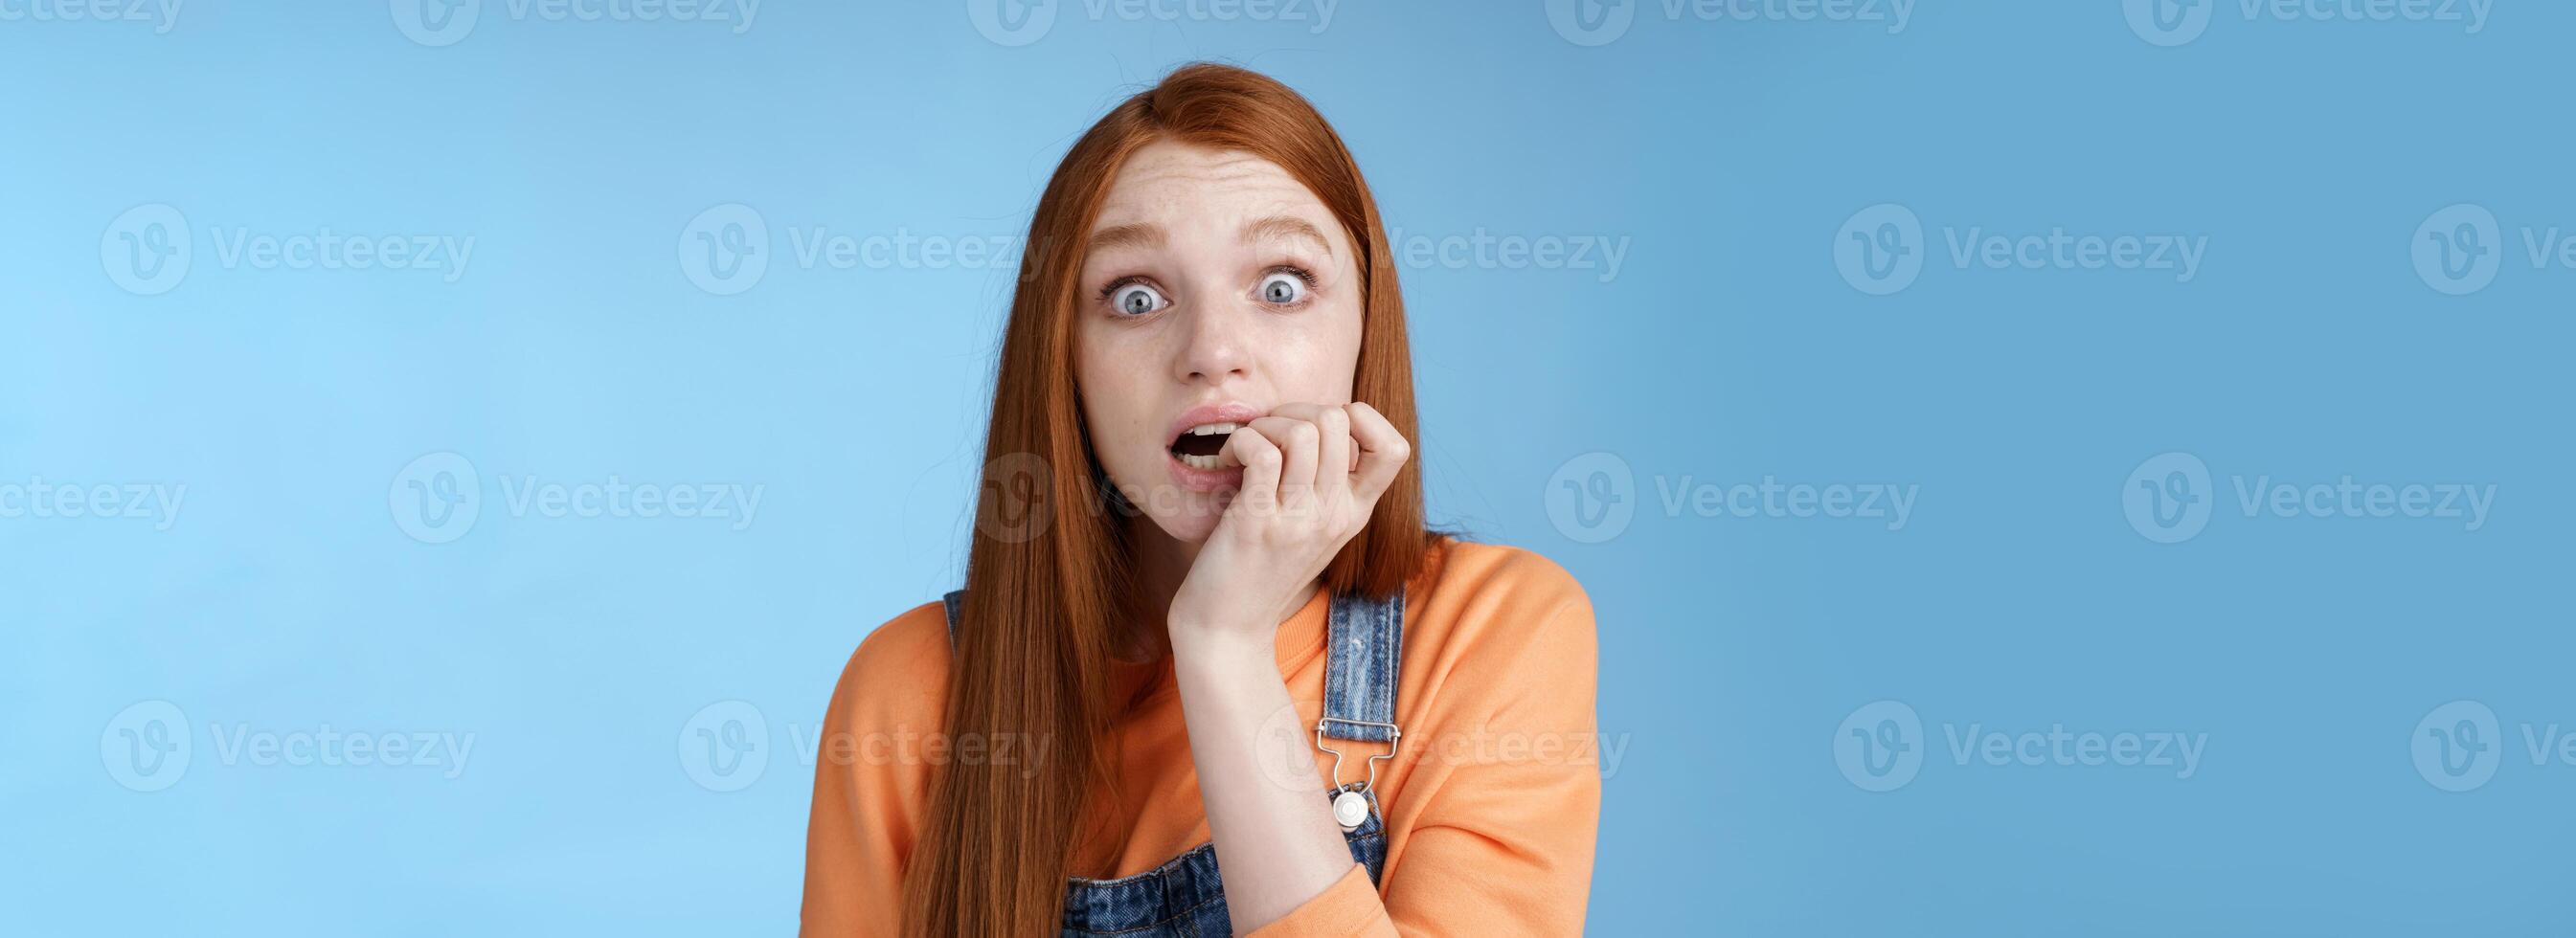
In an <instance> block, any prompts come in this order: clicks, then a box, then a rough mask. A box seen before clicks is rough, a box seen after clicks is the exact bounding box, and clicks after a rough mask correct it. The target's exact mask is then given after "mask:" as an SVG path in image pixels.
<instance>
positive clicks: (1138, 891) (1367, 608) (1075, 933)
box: [943, 590, 1404, 938]
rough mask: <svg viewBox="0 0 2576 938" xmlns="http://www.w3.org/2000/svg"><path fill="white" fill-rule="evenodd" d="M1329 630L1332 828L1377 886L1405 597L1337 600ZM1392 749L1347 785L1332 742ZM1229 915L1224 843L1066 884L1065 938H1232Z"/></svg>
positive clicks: (1321, 724)
mask: <svg viewBox="0 0 2576 938" xmlns="http://www.w3.org/2000/svg"><path fill="white" fill-rule="evenodd" d="M965 599H966V592H965V591H964V590H957V591H954V592H951V593H949V594H948V595H947V596H945V597H943V601H944V603H945V604H946V606H947V609H948V635H949V640H950V641H951V642H954V641H955V640H956V637H957V613H958V609H959V607H960V605H961V604H962V603H963V602H964V601H965ZM1329 623H1330V625H1329V627H1328V628H1327V629H1326V631H1325V637H1324V641H1325V664H1324V715H1323V719H1322V720H1319V721H1317V723H1316V724H1315V745H1316V747H1317V748H1319V749H1323V750H1324V751H1326V752H1331V753H1333V769H1334V771H1333V781H1334V782H1335V783H1336V784H1335V785H1334V786H1333V787H1330V788H1326V789H1325V790H1324V791H1323V795H1324V797H1325V798H1327V799H1332V801H1333V808H1334V820H1336V821H1339V822H1341V824H1342V831H1343V833H1342V839H1343V840H1344V841H1346V842H1348V843H1349V845H1350V848H1351V859H1353V860H1355V861H1357V862H1358V863H1360V865H1362V866H1365V867H1367V868H1368V874H1369V879H1371V880H1376V879H1377V878H1378V877H1379V875H1380V873H1381V868H1382V867H1383V866H1384V865H1385V863H1386V829H1385V828H1384V827H1383V826H1382V820H1381V818H1382V814H1381V812H1380V811H1379V810H1378V803H1377V792H1376V790H1375V788H1376V786H1375V785H1374V784H1373V783H1374V782H1375V781H1376V779H1377V763H1378V762H1379V761H1380V760H1383V759H1392V758H1394V757H1395V746H1396V745H1397V740H1398V739H1399V738H1400V737H1401V736H1402V735H1403V734H1402V733H1401V732H1400V731H1398V730H1397V729H1396V726H1395V684H1396V675H1397V674H1398V672H1399V664H1400V655H1401V653H1402V651H1403V648H1404V592H1403V591H1402V590H1397V591H1396V593H1395V595H1394V596H1392V597H1389V598H1387V599H1384V600H1371V599H1367V598H1364V597H1359V596H1335V597H1333V599H1332V612H1331V618H1330V619H1329ZM1328 737H1329V738H1332V739H1337V740H1345V741H1349V742H1369V743H1385V744H1387V752H1386V754H1385V755H1377V756H1370V757H1368V761H1367V763H1366V764H1365V765H1366V768H1367V770H1368V771H1367V774H1366V776H1365V777H1364V778H1361V779H1359V780H1356V781H1352V782H1350V783H1347V784H1342V783H1341V766H1342V754H1341V752H1340V751H1339V750H1336V749H1332V748H1329V747H1327V746H1325V743H1324V740H1325V739H1326V738H1328ZM1233 933H1234V932H1233V928H1232V921H1231V920H1230V919H1229V918H1228V917H1227V916H1226V910H1225V886H1224V883H1223V882H1222V881H1221V880H1220V879H1219V878H1218V876H1217V869H1216V844H1214V843H1204V844H1200V845H1198V846H1197V847H1195V848H1192V849H1191V850H1189V851H1188V852H1186V853H1183V854H1181V855H1180V856H1177V857H1173V858H1172V859H1170V860H1168V861H1166V862H1164V863H1163V865H1161V866H1158V867H1155V868H1153V869H1150V870H1147V871H1145V872H1142V873H1138V874H1136V875H1133V876H1122V877H1119V878H1117V879H1090V878H1087V877H1082V876H1069V877H1066V882H1065V887H1064V933H1063V934H1064V938H1084V936H1099V935H1115V936H1118V938H1161V936H1166V935H1231V934H1233Z"/></svg>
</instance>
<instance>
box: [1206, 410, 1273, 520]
mask: <svg viewBox="0 0 2576 938" xmlns="http://www.w3.org/2000/svg"><path fill="white" fill-rule="evenodd" d="M1217 452H1218V453H1220V454H1222V455H1224V456H1225V457H1226V458H1229V459H1232V460H1234V461H1235V462H1238V463H1241V464H1243V487H1242V488H1240V489H1236V490H1235V493H1234V500H1235V501H1237V502H1242V501H1244V500H1246V499H1256V498H1257V499H1260V501H1255V502H1254V503H1253V504H1255V505H1269V504H1276V503H1278V501H1279V465H1280V452H1279V446H1278V444H1276V443H1272V442H1271V441H1270V439H1269V438H1268V437H1265V436H1263V435H1261V432H1260V431H1258V430H1255V429H1253V428H1252V427H1250V426H1245V427H1243V428H1241V429H1238V430H1236V431H1234V432H1233V433H1231V434H1229V435H1227V436H1226V438H1225V445H1224V446H1222V447H1219V448H1218V449H1217Z"/></svg>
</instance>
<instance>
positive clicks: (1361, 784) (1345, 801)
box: [1315, 717, 1404, 834]
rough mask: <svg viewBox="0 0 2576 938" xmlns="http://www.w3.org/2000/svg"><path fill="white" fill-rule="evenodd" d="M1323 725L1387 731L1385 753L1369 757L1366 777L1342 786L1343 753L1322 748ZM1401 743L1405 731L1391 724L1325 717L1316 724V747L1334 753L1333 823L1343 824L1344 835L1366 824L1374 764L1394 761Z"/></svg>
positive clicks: (1375, 766) (1374, 770)
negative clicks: (1387, 760)
mask: <svg viewBox="0 0 2576 938" xmlns="http://www.w3.org/2000/svg"><path fill="white" fill-rule="evenodd" d="M1326 723H1348V724H1350V725H1352V726H1374V727H1379V728H1382V729H1384V730H1386V754H1385V755H1382V756H1370V757H1368V762H1367V768H1368V778H1366V779H1364V780H1361V781H1356V782H1352V783H1350V784H1348V785H1344V784H1342V751H1341V750H1339V749H1335V748H1333V747H1331V746H1327V745H1324V724H1326ZM1403 744H1404V731H1403V730H1401V729H1398V728H1396V725H1395V724H1393V723H1376V722H1372V721H1368V720H1345V719H1341V718H1339V717H1325V718H1323V719H1320V720H1317V721H1315V748H1317V749H1321V750H1323V751H1325V752H1329V753H1332V754H1333V821H1334V823H1337V824H1340V825H1342V833H1345V834H1347V833H1350V832H1352V831H1355V830H1358V829H1359V827H1360V825H1361V824H1362V823H1365V822H1367V821H1368V817H1369V801H1368V798H1367V794H1368V793H1370V792H1373V791H1375V790H1376V789H1377V764H1378V763H1379V762H1380V761H1382V760H1386V759H1393V758H1395V751H1396V750H1397V749H1398V748H1400V747H1401V746H1402V745H1403Z"/></svg>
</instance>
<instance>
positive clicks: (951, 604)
mask: <svg viewBox="0 0 2576 938" xmlns="http://www.w3.org/2000/svg"><path fill="white" fill-rule="evenodd" d="M939 602H940V604H941V605H944V606H947V607H948V647H950V648H955V647H957V617H958V616H959V615H960V614H962V613H964V612H965V611H966V591H965V590H949V591H948V595H946V596H942V597H939Z"/></svg>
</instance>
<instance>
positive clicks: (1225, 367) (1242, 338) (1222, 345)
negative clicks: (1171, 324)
mask: <svg viewBox="0 0 2576 938" xmlns="http://www.w3.org/2000/svg"><path fill="white" fill-rule="evenodd" d="M1186 315H1187V316H1188V317H1189V325H1188V326H1187V328H1186V331H1185V332H1184V333H1183V335H1182V337H1181V342H1182V343H1183V344H1182V347H1181V354H1180V357H1179V358H1178V359H1177V362H1178V364H1179V366H1180V367H1179V368H1178V369H1177V370H1178V371H1180V372H1181V375H1180V378H1181V380H1182V381H1184V382H1190V383H1197V382H1206V383H1208V384H1224V383H1225V382H1227V381H1229V380H1233V379H1236V378H1242V377H1246V376H1248V375H1250V374H1251V369H1252V349H1251V344H1252V343H1251V336H1250V335H1249V331H1248V330H1246V329H1245V328H1244V325H1245V323H1244V322H1243V311H1241V310H1238V309H1235V308H1234V304H1231V303H1222V302H1220V303H1201V304H1195V305H1193V306H1191V307H1190V308H1189V309H1188V310H1187V311H1186Z"/></svg>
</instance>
